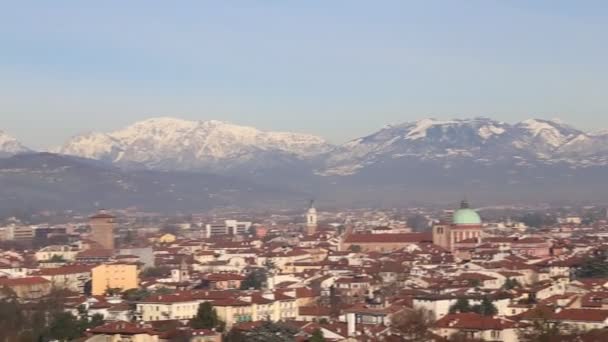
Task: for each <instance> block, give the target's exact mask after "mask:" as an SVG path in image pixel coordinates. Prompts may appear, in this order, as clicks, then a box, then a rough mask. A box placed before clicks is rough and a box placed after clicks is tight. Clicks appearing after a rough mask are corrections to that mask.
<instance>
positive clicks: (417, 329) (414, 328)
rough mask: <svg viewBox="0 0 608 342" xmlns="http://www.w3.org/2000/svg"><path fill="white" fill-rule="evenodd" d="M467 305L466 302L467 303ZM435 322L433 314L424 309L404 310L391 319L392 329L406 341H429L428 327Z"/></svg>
mask: <svg viewBox="0 0 608 342" xmlns="http://www.w3.org/2000/svg"><path fill="white" fill-rule="evenodd" d="M467 304H468V301H467ZM434 321H435V317H434V315H433V313H432V312H431V311H429V310H427V309H424V308H418V309H413V310H404V311H402V312H400V313H398V314H395V315H394V316H393V318H392V319H391V322H392V325H391V326H392V328H393V329H394V330H395V331H396V332H398V333H399V334H400V335H402V337H403V338H404V339H405V340H406V341H412V342H414V341H421V342H424V341H431V340H432V336H431V332H430V330H429V329H430V327H431V326H432V324H433V322H434Z"/></svg>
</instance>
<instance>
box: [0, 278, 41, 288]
mask: <svg viewBox="0 0 608 342" xmlns="http://www.w3.org/2000/svg"><path fill="white" fill-rule="evenodd" d="M49 283H50V281H48V280H46V279H44V278H42V277H26V278H12V279H9V278H0V286H28V285H38V284H49Z"/></svg>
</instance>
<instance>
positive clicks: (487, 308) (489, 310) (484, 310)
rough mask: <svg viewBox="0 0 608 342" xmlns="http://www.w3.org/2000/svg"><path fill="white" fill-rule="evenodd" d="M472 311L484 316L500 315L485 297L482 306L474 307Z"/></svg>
mask: <svg viewBox="0 0 608 342" xmlns="http://www.w3.org/2000/svg"><path fill="white" fill-rule="evenodd" d="M471 311H473V312H476V313H478V314H480V315H484V316H494V315H496V314H497V313H498V309H497V308H496V306H494V304H493V303H492V301H491V300H490V299H489V298H488V297H487V296H484V297H483V299H482V300H481V304H479V305H475V306H473V308H472V309H471Z"/></svg>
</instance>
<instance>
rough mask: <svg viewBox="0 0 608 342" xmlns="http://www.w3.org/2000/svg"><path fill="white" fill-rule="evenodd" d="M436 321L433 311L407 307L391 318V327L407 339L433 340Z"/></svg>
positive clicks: (422, 341)
mask: <svg viewBox="0 0 608 342" xmlns="http://www.w3.org/2000/svg"><path fill="white" fill-rule="evenodd" d="M434 322H435V315H434V314H433V312H431V311H429V310H427V309H424V308H417V309H406V310H404V311H402V312H399V313H397V314H395V315H394V316H393V317H392V318H391V323H392V324H391V327H392V328H393V330H394V331H395V332H396V333H398V334H400V335H401V336H402V337H403V338H404V339H405V340H406V341H412V342H414V341H416V342H418V341H420V342H425V341H431V340H432V334H431V330H430V329H431V327H432V326H433V323H434Z"/></svg>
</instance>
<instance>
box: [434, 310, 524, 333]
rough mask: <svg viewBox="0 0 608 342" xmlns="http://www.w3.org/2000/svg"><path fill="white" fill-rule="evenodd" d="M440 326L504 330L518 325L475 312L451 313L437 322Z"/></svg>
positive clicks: (436, 324) (437, 325)
mask: <svg viewBox="0 0 608 342" xmlns="http://www.w3.org/2000/svg"><path fill="white" fill-rule="evenodd" d="M435 326H436V327H438V328H448V329H470V330H503V329H511V328H514V327H515V326H516V324H515V323H514V322H512V321H507V320H504V319H500V318H493V317H487V316H483V315H480V314H476V313H473V312H470V313H458V314H449V315H446V316H444V317H443V318H441V319H440V320H438V321H437V322H435Z"/></svg>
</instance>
